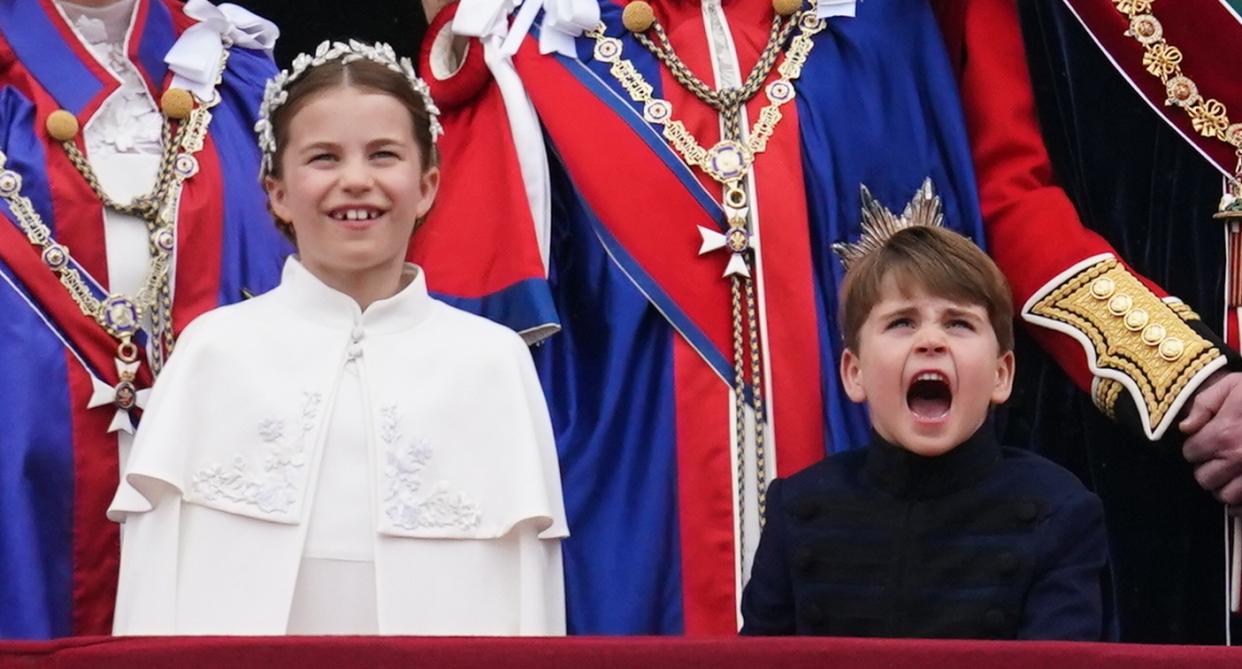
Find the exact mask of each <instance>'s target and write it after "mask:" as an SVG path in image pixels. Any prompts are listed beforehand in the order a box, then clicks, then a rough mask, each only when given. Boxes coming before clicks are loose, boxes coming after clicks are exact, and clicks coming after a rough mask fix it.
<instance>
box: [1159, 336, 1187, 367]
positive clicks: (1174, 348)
mask: <svg viewBox="0 0 1242 669" xmlns="http://www.w3.org/2000/svg"><path fill="white" fill-rule="evenodd" d="M1185 352H1186V345H1185V344H1183V343H1182V340H1180V339H1178V338H1177V337H1169V338H1168V339H1166V340H1164V342H1163V343H1162V344H1160V357H1162V358H1164V359H1165V360H1168V361H1169V362H1173V361H1174V360H1177V359H1178V358H1180V357H1182V354H1183V353H1185Z"/></svg>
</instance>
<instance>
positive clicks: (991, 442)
mask: <svg viewBox="0 0 1242 669" xmlns="http://www.w3.org/2000/svg"><path fill="white" fill-rule="evenodd" d="M992 431H993V427H992V421H991V420H990V419H989V420H986V421H984V423H983V425H982V426H980V428H979V429H978V430H976V431H975V433H974V434H973V435H971V437H970V438H969V439H967V440H966V441H964V442H962V443H961V444H960V445H959V446H958V447H957V448H954V449H953V450H951V451H949V452H948V453H945V454H944V455H939V456H936V457H927V456H923V455H918V454H915V453H911V452H910V451H907V450H906V449H904V448H902V447H900V446H897V445H895V444H892V443H889V442H888V441H885V440H884V439H883V438H882V437H880V436H879V435H878V434H876V433H874V432H872V434H871V443H870V444H869V445H868V447H867V462H866V472H867V478H868V479H869V480H870V481H871V482H872V483H873V484H875V485H876V486H878V487H879V488H881V489H882V490H884V491H886V492H888V493H890V494H892V495H893V496H895V497H904V498H912V499H926V498H930V497H942V496H944V495H948V494H950V493H954V492H957V491H959V490H962V489H964V488H967V487H970V486H971V485H974V484H975V483H977V482H978V481H979V480H980V479H982V478H983V477H984V476H985V475H986V474H987V473H988V471H989V470H990V469H991V468H992V467H993V466H994V465H995V464H996V463H997V462H998V461H999V460H1000V445H999V444H998V443H997V442H996V439H995V437H993V435H992Z"/></svg>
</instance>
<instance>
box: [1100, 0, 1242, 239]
mask: <svg viewBox="0 0 1242 669" xmlns="http://www.w3.org/2000/svg"><path fill="white" fill-rule="evenodd" d="M1112 2H1113V5H1114V6H1115V7H1116V9H1117V11H1118V12H1120V13H1122V14H1123V15H1125V17H1126V18H1127V19H1129V20H1130V27H1129V29H1128V30H1126V32H1125V34H1126V36H1127V37H1132V38H1134V40H1135V41H1137V42H1138V43H1139V44H1141V45H1142V46H1143V68H1144V69H1146V70H1147V72H1148V74H1151V75H1152V76H1154V77H1157V78H1159V79H1160V82H1161V83H1162V84H1164V87H1165V91H1166V92H1167V94H1168V99H1166V100H1165V102H1164V103H1165V104H1166V105H1172V106H1176V107H1179V108H1180V109H1181V110H1182V111H1184V112H1186V115H1187V116H1189V117H1190V124H1191V127H1192V128H1194V130H1195V132H1197V133H1199V134H1200V135H1201V136H1203V137H1208V138H1213V139H1216V140H1219V141H1221V142H1224V143H1226V144H1228V145H1229V146H1232V147H1233V149H1234V152H1235V154H1236V155H1237V163H1236V165H1235V167H1234V173H1233V176H1232V177H1230V178H1229V184H1230V187H1229V192H1227V193H1226V194H1225V196H1224V197H1223V198H1222V199H1221V205H1220V211H1219V212H1218V213H1217V214H1216V216H1215V218H1218V219H1226V220H1234V221H1242V123H1233V122H1230V120H1229V110H1228V109H1227V108H1226V107H1225V104H1224V103H1223V102H1221V101H1220V100H1217V99H1215V98H1205V97H1204V96H1203V95H1202V94H1201V93H1200V92H1199V85H1198V84H1196V83H1195V81H1194V80H1193V79H1191V78H1190V77H1188V76H1186V74H1185V73H1184V72H1183V71H1182V58H1183V54H1182V50H1181V49H1179V48H1178V47H1176V46H1174V45H1172V44H1169V43H1168V41H1167V40H1165V38H1164V25H1163V24H1161V23H1160V19H1158V18H1156V13H1155V11H1154V10H1153V8H1152V6H1153V5H1154V4H1155V0H1112Z"/></svg>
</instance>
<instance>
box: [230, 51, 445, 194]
mask: <svg viewBox="0 0 1242 669" xmlns="http://www.w3.org/2000/svg"><path fill="white" fill-rule="evenodd" d="M363 58H365V59H367V60H369V61H372V62H375V63H379V64H380V65H383V66H384V67H387V68H388V69H390V70H392V71H393V72H396V73H398V74H401V75H404V76H405V78H406V79H407V80H408V81H409V82H410V86H411V87H412V88H413V89H414V91H415V92H416V93H418V94H419V96H420V97H422V99H423V106H424V107H425V108H426V109H427V117H428V119H429V120H430V126H431V142H432V143H433V144H434V143H435V142H436V140H437V139H439V137H440V135H443V134H444V127H443V126H441V125H440V118H439V116H440V108H439V107H436V103H435V102H434V101H432V99H431V90H430V89H429V88H427V82H425V81H423V80H422V79H419V78H418V76H417V75H415V74H414V65H413V64H412V63H411V62H410V59H409V58H397V54H396V53H395V52H394V51H393V50H392V47H391V46H389V45H387V44H385V43H383V42H376V43H375V44H363V43H361V42H358V41H355V40H349V43H348V44H346V43H344V42H328V41H324V42H321V43H320V44H319V46H318V47H316V48H315V54H314V55H313V56H312V55H311V54H307V53H301V54H298V57H297V58H294V59H293V68H292V69H289V70H281V71H280V73H279V74H277V75H276V76H274V77H272V78H271V79H269V80H268V82H267V86H266V87H265V88H264V89H263V103H262V104H260V105H259V120H258V121H257V122H256V123H255V124H254V131H255V133H256V134H257V135H258V136H259V150H260V151H261V152H262V153H263V162H262V164H261V165H260V167H259V177H260V178H263V177H266V176H267V175H268V174H271V172H272V161H273V160H274V157H275V155H276V135H275V134H274V133H273V132H272V120H271V119H272V113H273V112H275V111H276V110H277V109H279V108H280V106H281V105H283V104H284V103H285V102H286V101H287V100H288V99H289V85H290V84H292V83H293V82H295V81H297V80H298V78H299V77H301V76H302V75H303V74H305V73H306V72H307V71H308V70H310V69H311V68H313V67H317V66H319V65H323V64H324V63H328V62H331V61H334V60H340V61H341V63H343V64H348V63H352V62H353V61H356V60H361V59H363Z"/></svg>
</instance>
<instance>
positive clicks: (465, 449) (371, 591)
mask: <svg viewBox="0 0 1242 669" xmlns="http://www.w3.org/2000/svg"><path fill="white" fill-rule="evenodd" d="M256 130H257V131H258V133H259V144H260V147H261V148H262V149H263V155H264V170H263V171H264V174H263V178H264V183H265V185H266V187H267V190H268V195H269V199H270V204H271V209H272V211H273V213H274V214H275V216H276V218H277V219H278V225H280V226H281V228H282V229H283V230H285V231H286V232H287V233H288V234H289V235H290V236H291V237H292V238H294V239H295V241H296V244H297V247H298V255H297V256H296V257H295V258H291V259H290V260H289V261H288V263H287V264H286V266H285V269H284V274H283V277H282V280H281V284H280V286H279V287H277V288H276V289H275V290H273V291H271V292H270V293H267V294H265V295H262V296H260V297H256V298H254V299H252V300H249V301H247V302H244V303H241V304H238V305H234V306H231V307H226V308H223V309H218V310H216V311H213V312H210V313H208V314H206V315H204V316H202V317H201V318H199V319H198V320H196V321H195V322H194V323H192V324H191V325H190V326H189V327H187V328H186V330H185V332H184V334H183V335H182V338H181V339H180V341H179V344H178V347H177V351H176V354H175V355H174V356H173V357H172V359H171V361H170V363H169V365H168V366H167V368H166V369H165V372H164V374H163V375H162V376H161V377H160V380H159V383H158V384H157V385H156V386H155V389H154V392H153V394H152V397H151V402H150V404H149V406H148V408H147V411H146V414H145V416H144V417H143V421H142V424H141V427H140V429H139V431H138V436H137V438H136V442H135V445H134V450H133V453H132V455H131V457H130V460H129V462H128V466H127V468H126V474H125V477H124V482H123V483H122V485H121V488H120V490H119V491H118V492H117V495H116V498H115V500H114V501H113V504H112V507H111V509H110V510H109V516H110V517H111V518H113V519H114V520H117V521H121V522H124V537H123V545H122V552H121V576H120V586H119V591H118V593H117V607H116V621H115V628H114V631H115V633H117V634H157V633H166V634H264V635H269V634H285V633H289V634H333V633H337V634H377V633H378V634H489V635H491V634H497V635H499V634H547V635H551V634H563V633H564V630H565V623H564V594H563V579H562V567H561V553H560V539H561V538H563V537H565V536H566V535H567V529H566V525H565V514H564V509H563V503H562V501H561V490H560V476H559V471H558V469H557V463H556V453H555V450H554V446H553V442H552V431H551V426H550V422H549V419H548V414H547V409H546V407H545V405H544V400H543V396H542V394H541V391H540V388H539V383H538V379H537V378H536V376H535V372H534V368H533V366H532V364H531V360H530V356H529V353H528V351H527V349H526V347H525V345H524V344H523V343H522V341H521V339H520V338H519V337H518V336H517V335H516V334H514V333H512V332H510V331H509V330H506V329H504V328H503V327H501V326H499V325H496V324H493V323H491V322H489V321H486V320H483V319H481V318H478V317H475V316H472V315H469V314H466V313H464V312H462V311H458V310H456V309H454V308H451V307H449V306H447V305H445V304H443V303H441V302H438V301H436V300H434V299H432V298H431V297H429V296H428V294H427V289H426V280H425V277H424V276H423V273H422V271H421V270H420V269H419V268H418V267H417V266H414V265H410V264H406V263H405V262H404V257H405V252H406V248H407V245H408V243H409V239H410V235H411V233H412V232H413V231H414V229H415V227H416V226H417V224H418V221H419V220H421V218H422V217H423V215H425V214H426V213H427V210H428V209H429V208H430V207H431V204H432V201H433V200H434V198H435V194H436V187H437V185H438V183H439V171H438V169H437V167H436V156H435V150H434V140H435V136H436V133H437V132H438V131H439V124H438V123H437V121H436V109H435V107H434V105H433V104H432V103H431V101H430V98H429V97H428V95H427V92H426V87H425V84H424V83H423V82H422V81H421V80H418V79H417V78H416V77H414V74H413V70H412V68H411V67H410V64H409V61H408V60H405V59H402V60H401V61H397V59H396V58H395V57H394V55H393V53H392V50H391V48H390V47H388V46H387V45H375V46H374V47H372V46H368V45H362V44H358V43H356V42H351V43H350V44H341V43H336V44H332V45H329V44H328V43H324V44H323V45H321V46H320V48H319V49H318V50H317V51H316V53H315V55H314V56H307V55H303V56H299V58H298V59H297V60H295V61H294V65H293V69H292V71H291V72H282V73H281V74H280V75H279V76H277V77H276V78H275V79H274V80H273V81H271V82H270V83H269V84H268V87H267V91H266V92H265V94H264V99H263V107H262V110H261V114H260V121H259V123H258V124H257V125H256Z"/></svg>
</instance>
